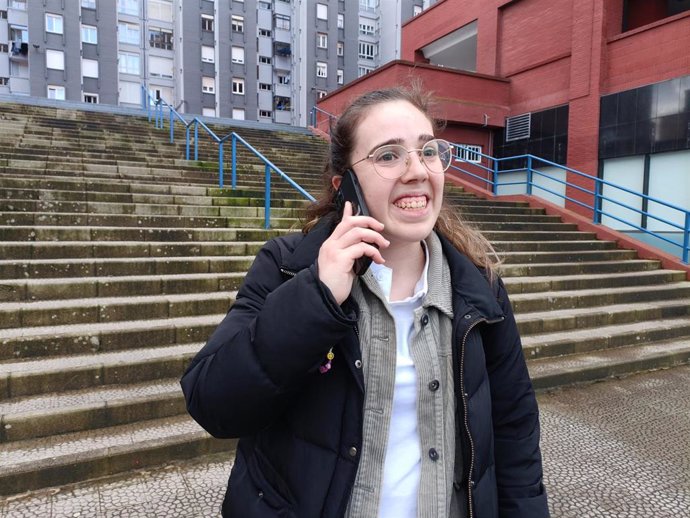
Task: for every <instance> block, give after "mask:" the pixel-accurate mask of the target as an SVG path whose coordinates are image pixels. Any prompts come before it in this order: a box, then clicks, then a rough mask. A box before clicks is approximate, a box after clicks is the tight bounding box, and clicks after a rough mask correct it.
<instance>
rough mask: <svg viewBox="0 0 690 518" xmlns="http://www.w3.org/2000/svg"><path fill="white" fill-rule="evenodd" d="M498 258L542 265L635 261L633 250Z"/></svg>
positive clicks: (536, 253) (502, 254)
mask: <svg viewBox="0 0 690 518" xmlns="http://www.w3.org/2000/svg"><path fill="white" fill-rule="evenodd" d="M498 256H499V257H500V258H501V259H502V260H503V261H505V262H506V263H507V264H530V263H536V264H544V263H565V262H567V263H572V262H593V261H624V260H627V259H636V258H637V251H635V250H622V249H614V250H572V251H557V252H552V251H549V252H544V251H528V252H500V253H499V254H498Z"/></svg>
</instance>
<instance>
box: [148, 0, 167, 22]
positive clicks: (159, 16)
mask: <svg viewBox="0 0 690 518" xmlns="http://www.w3.org/2000/svg"><path fill="white" fill-rule="evenodd" d="M147 6H148V15H149V20H162V21H164V22H172V21H173V8H172V2H170V0H148V3H147Z"/></svg>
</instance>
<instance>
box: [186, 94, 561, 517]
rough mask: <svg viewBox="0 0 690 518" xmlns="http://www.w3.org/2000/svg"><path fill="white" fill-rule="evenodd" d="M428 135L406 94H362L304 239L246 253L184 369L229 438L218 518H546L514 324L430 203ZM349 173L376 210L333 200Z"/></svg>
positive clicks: (210, 417) (433, 155)
mask: <svg viewBox="0 0 690 518" xmlns="http://www.w3.org/2000/svg"><path fill="white" fill-rule="evenodd" d="M436 129H437V127H436V125H435V122H434V120H433V119H432V117H431V116H430V114H429V110H428V106H427V100H426V98H425V97H424V96H422V95H420V94H419V93H416V92H415V91H410V90H405V89H390V90H380V91H375V92H371V93H368V94H365V95H363V96H362V97H360V98H358V99H357V100H355V101H354V102H353V103H352V104H351V105H350V107H349V108H348V109H347V110H346V111H345V112H344V113H343V114H342V116H341V117H340V119H339V120H338V123H337V125H336V127H335V128H334V130H333V132H332V134H331V146H330V154H329V159H328V164H327V166H326V169H325V175H326V180H327V188H326V191H325V193H324V195H323V196H322V198H321V200H320V201H319V203H317V204H316V205H315V206H313V207H312V208H311V211H310V218H311V219H310V221H309V223H308V224H307V226H306V227H305V230H304V231H303V232H302V233H300V234H294V235H289V236H285V237H280V238H276V239H273V240H271V241H269V242H268V243H267V244H266V246H265V247H264V248H263V249H262V250H261V251H260V252H259V254H258V255H257V258H256V260H255V262H254V264H253V265H252V267H251V269H250V270H249V272H248V274H247V277H246V279H245V282H244V284H243V286H242V288H241V289H240V291H239V293H238V295H237V300H236V302H235V303H234V304H233V306H232V308H231V310H230V312H229V313H228V315H227V316H226V317H225V319H224V320H223V322H222V323H221V324H220V325H219V327H218V328H217V329H216V331H215V332H214V333H213V335H212V336H211V338H210V340H209V342H208V344H207V345H206V346H205V347H204V348H203V349H202V350H201V351H200V352H199V353H198V354H197V356H196V357H195V358H194V360H193V361H192V364H191V365H190V367H189V369H188V370H187V372H186V374H185V375H184V377H183V379H182V387H183V390H184V393H185V397H186V400H187V407H188V410H189V412H190V414H191V415H192V416H193V417H194V419H196V420H197V421H198V422H199V423H200V424H201V425H202V426H203V427H204V428H205V429H206V430H208V432H209V433H211V434H212V435H214V436H216V437H239V438H240V440H239V443H238V448H237V454H236V458H235V463H234V466H233V469H232V473H231V475H230V480H229V483H228V490H227V493H226V496H225V500H224V502H223V508H222V514H223V516H225V517H232V518H255V517H266V518H268V517H294V518H312V517H314V518H316V517H338V518H340V517H348V518H351V517H357V518H359V517H362V518H374V517H380V518H384V517H385V518H418V517H429V518H439V517H441V518H451V517H453V518H456V517H477V518H495V517H500V518H522V517H524V518H542V517H546V516H548V509H547V502H546V493H545V491H544V488H543V485H542V465H541V454H540V450H539V417H538V410H537V404H536V400H535V396H534V392H533V389H532V385H531V382H530V380H529V376H528V373H527V368H526V365H525V360H524V357H523V354H522V347H521V344H520V338H519V336H518V331H517V327H516V324H515V319H514V317H513V313H512V310H511V306H510V303H509V301H508V297H507V294H506V291H505V288H504V286H503V283H502V282H501V280H500V279H499V278H497V277H496V275H495V273H494V272H493V271H492V267H493V263H492V259H491V257H492V254H491V247H490V245H489V244H488V243H487V242H486V240H485V239H484V238H482V237H481V236H480V235H479V234H478V233H477V232H475V231H473V230H471V229H470V228H468V227H467V226H465V225H464V224H462V223H461V221H460V220H459V219H458V218H457V217H456V216H454V215H453V213H452V212H450V211H449V210H447V209H444V208H443V184H444V173H445V171H446V170H447V169H448V167H449V165H450V160H451V148H450V145H449V144H448V143H447V142H445V141H443V140H440V139H437V138H436V137H435V131H436ZM348 169H351V170H352V171H353V172H354V174H355V175H356V177H357V179H358V180H359V184H360V186H361V189H362V191H363V194H364V199H365V201H366V205H367V207H368V209H369V213H370V216H362V215H353V209H352V205H351V204H350V203H346V204H345V207H344V209H343V210H342V214H340V213H339V211H337V209H336V207H335V205H334V203H333V200H334V196H335V193H336V189H337V188H338V187H339V185H340V181H341V179H342V175H343V174H344V173H345V172H346V170H348ZM363 256H367V257H369V258H371V259H372V260H373V262H372V264H371V266H370V267H369V269H368V270H367V271H366V272H365V273H364V275H362V276H361V277H358V276H356V275H355V274H354V273H353V264H354V261H355V260H356V259H358V258H361V257H363Z"/></svg>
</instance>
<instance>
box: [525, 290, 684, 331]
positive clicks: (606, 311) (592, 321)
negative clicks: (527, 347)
mask: <svg viewBox="0 0 690 518" xmlns="http://www.w3.org/2000/svg"><path fill="white" fill-rule="evenodd" d="M688 315H690V298H680V299H674V300H652V301H646V302H632V303H625V304H612V305H607V306H599V307H585V308H575V309H573V308H569V309H561V310H545V311H535V312H531V313H519V314H516V315H515V318H516V320H517V324H518V328H519V329H520V333H521V335H522V336H523V341H527V340H528V339H529V337H530V336H531V335H534V334H539V333H553V332H558V331H566V330H572V329H585V328H597V327H601V326H610V325H616V324H627V323H631V322H644V321H650V322H660V321H663V320H665V319H674V318H679V317H685V316H688Z"/></svg>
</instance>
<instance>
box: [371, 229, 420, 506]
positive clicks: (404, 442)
mask: <svg viewBox="0 0 690 518" xmlns="http://www.w3.org/2000/svg"><path fill="white" fill-rule="evenodd" d="M422 246H423V248H424V252H425V257H426V261H425V264H424V270H423V271H422V276H421V277H420V279H419V280H418V281H417V284H416V285H415V290H414V291H415V293H414V295H412V296H411V297H408V298H406V299H403V300H399V301H394V302H391V301H390V292H391V285H392V281H393V270H391V269H390V268H388V267H386V266H383V265H379V264H376V263H371V266H370V268H371V270H372V273H373V274H374V277H375V278H376V281H377V282H378V284H379V286H380V287H381V291H382V292H383V293H384V295H385V296H386V300H387V301H388V304H389V306H390V308H391V312H392V314H393V319H394V321H395V337H396V369H395V389H394V392H393V410H392V414H391V421H390V427H389V435H388V443H387V448H386V461H385V464H384V471H383V481H382V485H381V500H380V505H379V518H416V517H417V499H418V493H419V482H420V476H421V449H420V438H419V430H418V415H417V373H416V370H415V366H414V362H413V360H412V356H411V355H410V347H409V344H410V338H411V334H412V331H413V329H414V318H415V315H414V311H415V309H417V308H419V307H420V306H421V305H422V299H423V298H424V296H425V295H426V293H427V290H428V285H427V272H428V267H429V257H428V252H427V249H426V243H424V242H422Z"/></svg>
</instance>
